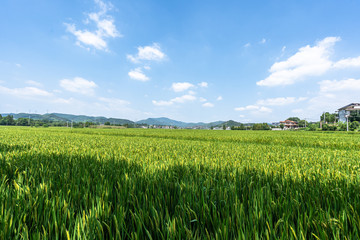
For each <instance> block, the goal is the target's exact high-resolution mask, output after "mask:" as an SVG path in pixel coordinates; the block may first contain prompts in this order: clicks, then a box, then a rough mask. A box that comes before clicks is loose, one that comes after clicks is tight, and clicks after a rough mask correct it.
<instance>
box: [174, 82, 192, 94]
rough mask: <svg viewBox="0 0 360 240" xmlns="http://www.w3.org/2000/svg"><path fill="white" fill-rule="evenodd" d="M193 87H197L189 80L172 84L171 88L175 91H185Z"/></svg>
mask: <svg viewBox="0 0 360 240" xmlns="http://www.w3.org/2000/svg"><path fill="white" fill-rule="evenodd" d="M193 87H195V85H194V84H191V83H189V82H177V83H173V84H172V85H171V89H172V90H173V91H174V92H183V91H186V90H188V89H190V88H193Z"/></svg>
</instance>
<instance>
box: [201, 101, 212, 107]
mask: <svg viewBox="0 0 360 240" xmlns="http://www.w3.org/2000/svg"><path fill="white" fill-rule="evenodd" d="M202 106H203V107H209V108H211V107H214V104H212V103H209V102H207V103H204V104H203V105H202Z"/></svg>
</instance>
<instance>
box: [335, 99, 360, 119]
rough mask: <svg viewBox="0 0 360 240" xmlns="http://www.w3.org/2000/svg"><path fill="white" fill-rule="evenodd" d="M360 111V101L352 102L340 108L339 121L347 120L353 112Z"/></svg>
mask: <svg viewBox="0 0 360 240" xmlns="http://www.w3.org/2000/svg"><path fill="white" fill-rule="evenodd" d="M354 111H360V103H350V104H348V105H346V106H344V107H342V108H339V109H338V115H339V121H340V122H346V117H347V116H349V115H350V114H351V112H354Z"/></svg>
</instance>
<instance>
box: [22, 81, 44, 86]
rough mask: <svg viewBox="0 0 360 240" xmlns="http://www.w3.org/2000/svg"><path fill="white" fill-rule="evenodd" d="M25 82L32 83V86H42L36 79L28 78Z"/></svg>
mask: <svg viewBox="0 0 360 240" xmlns="http://www.w3.org/2000/svg"><path fill="white" fill-rule="evenodd" d="M25 83H26V84H29V85H33V86H36V87H42V84H41V83H39V82H36V81H33V80H28V81H26V82H25Z"/></svg>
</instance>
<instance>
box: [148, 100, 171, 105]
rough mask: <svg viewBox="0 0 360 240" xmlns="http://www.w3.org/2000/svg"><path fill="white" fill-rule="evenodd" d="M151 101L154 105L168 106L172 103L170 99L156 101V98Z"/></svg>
mask: <svg viewBox="0 0 360 240" xmlns="http://www.w3.org/2000/svg"><path fill="white" fill-rule="evenodd" d="M152 103H153V104H154V105H156V106H170V105H172V104H173V102H172V101H156V100H153V101H152Z"/></svg>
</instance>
